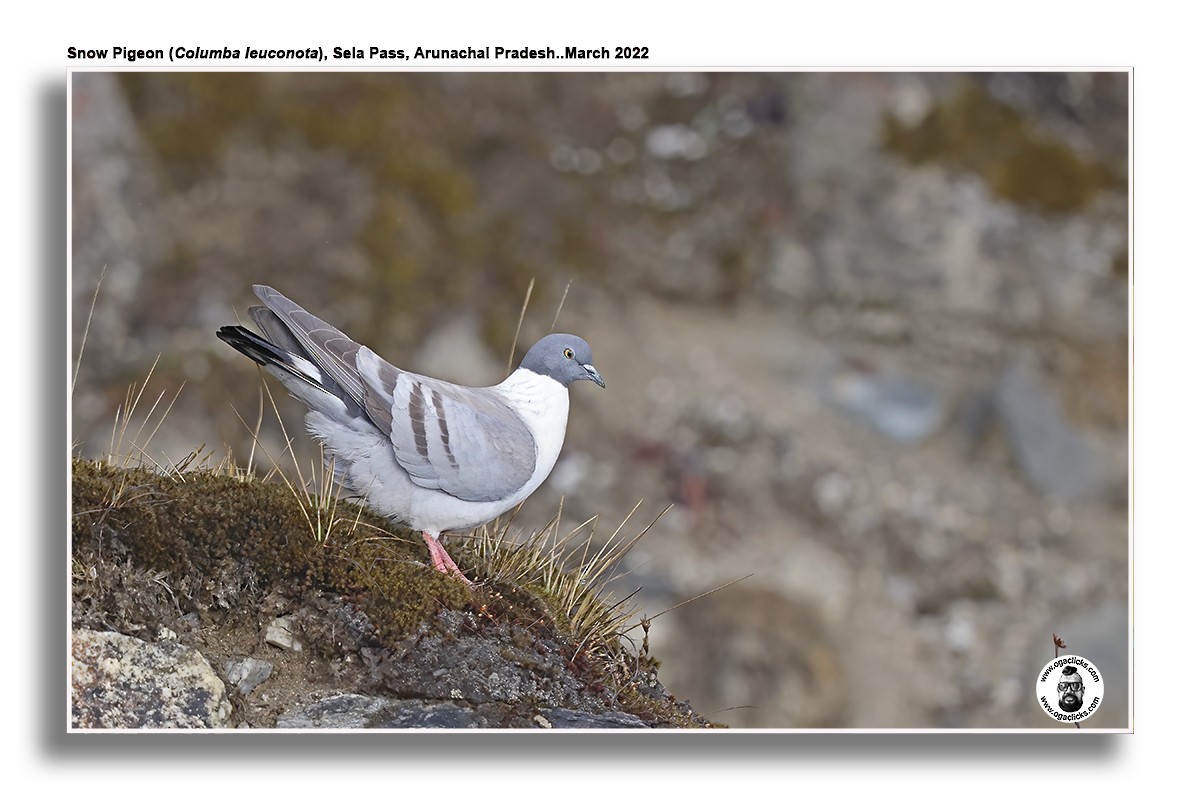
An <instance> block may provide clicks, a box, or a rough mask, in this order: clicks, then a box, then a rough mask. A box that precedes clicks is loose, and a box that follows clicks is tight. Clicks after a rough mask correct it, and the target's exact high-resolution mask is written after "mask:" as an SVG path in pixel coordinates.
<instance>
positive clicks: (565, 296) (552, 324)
mask: <svg viewBox="0 0 1200 800" xmlns="http://www.w3.org/2000/svg"><path fill="white" fill-rule="evenodd" d="M573 282H574V281H573V280H569V281H567V288H565V289H563V296H562V299H561V300H559V301H558V310H557V311H555V312H554V321H553V322H551V323H550V332H551V333H554V328H555V326H557V325H558V315H559V314H561V313H562V310H563V306H564V305H565V304H566V302H567V292H569V291H571V284H572V283H573Z"/></svg>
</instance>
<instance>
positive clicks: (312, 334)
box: [250, 286, 366, 407]
mask: <svg viewBox="0 0 1200 800" xmlns="http://www.w3.org/2000/svg"><path fill="white" fill-rule="evenodd" d="M254 293H255V294H256V295H258V299H259V300H261V301H262V302H263V305H262V306H255V307H254V308H251V309H250V316H251V317H253V319H254V322H255V324H256V325H258V327H259V328H260V329H261V330H262V332H263V334H265V335H266V337H267V338H268V339H269V340H271V342H272V343H273V344H276V345H278V346H279V347H282V348H284V349H285V350H290V351H291V352H294V353H298V354H300V355H305V356H307V357H309V358H310V359H311V360H312V361H313V362H314V363H316V365H317V367H318V368H319V369H320V371H321V373H322V376H323V377H327V378H328V379H329V380H332V381H333V383H335V384H337V386H338V387H340V388H341V390H342V391H341V392H339V393H338V394H344V395H347V396H349V398H350V400H352V401H353V402H354V403H355V404H357V405H358V406H361V407H365V405H366V391H365V389H364V387H363V381H362V378H361V377H360V376H359V374H358V366H357V355H358V351H359V350H360V349H362V345H361V344H359V343H358V342H356V341H354V340H353V339H351V338H350V337H349V336H347V335H346V334H344V333H342V332H341V331H339V330H338V329H337V328H335V327H333V326H332V325H330V324H329V323H328V322H326V321H325V320H323V319H321V318H319V317H316V316H313V315H312V314H310V313H308V312H307V311H305V310H304V309H303V308H301V307H300V306H298V305H297V304H296V303H294V302H292V301H291V300H289V299H288V298H286V297H284V296H283V295H282V294H280V293H279V292H278V291H276V290H275V289H272V288H271V287H270V286H255V287H254ZM297 348H298V349H297Z"/></svg>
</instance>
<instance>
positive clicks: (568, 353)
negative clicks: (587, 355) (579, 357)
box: [563, 347, 575, 358]
mask: <svg viewBox="0 0 1200 800" xmlns="http://www.w3.org/2000/svg"><path fill="white" fill-rule="evenodd" d="M563 357H564V358H574V357H575V351H574V350H572V349H571V348H569V347H568V348H567V349H566V350H563Z"/></svg>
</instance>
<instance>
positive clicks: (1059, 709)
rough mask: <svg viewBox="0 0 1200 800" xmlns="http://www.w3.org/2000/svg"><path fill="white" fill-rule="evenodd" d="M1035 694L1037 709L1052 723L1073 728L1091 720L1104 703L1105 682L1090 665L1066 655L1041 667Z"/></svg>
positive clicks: (1090, 663) (1088, 662) (1079, 657)
mask: <svg viewBox="0 0 1200 800" xmlns="http://www.w3.org/2000/svg"><path fill="white" fill-rule="evenodd" d="M1060 646H1061V645H1060ZM1034 693H1035V694H1034V697H1036V698H1037V704H1038V706H1039V707H1040V708H1041V709H1042V711H1045V712H1046V715H1047V716H1048V717H1050V719H1052V720H1055V721H1056V722H1062V723H1065V724H1074V723H1078V722H1082V721H1083V720H1085V719H1087V718H1088V717H1090V716H1092V714H1094V713H1095V712H1096V709H1098V708H1099V707H1100V703H1101V702H1102V701H1103V700H1104V678H1103V677H1101V675H1100V670H1098V669H1096V665H1095V664H1093V663H1092V662H1091V661H1088V660H1087V659H1086V658H1084V657H1083V656H1079V655H1075V654H1074V653H1066V654H1064V655H1061V656H1057V657H1056V658H1054V660H1052V661H1050V662H1048V663H1047V664H1046V666H1044V667H1042V671H1041V672H1039V673H1038V678H1037V681H1036V682H1035V683H1034Z"/></svg>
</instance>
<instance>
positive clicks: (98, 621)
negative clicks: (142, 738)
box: [71, 461, 711, 729]
mask: <svg viewBox="0 0 1200 800" xmlns="http://www.w3.org/2000/svg"><path fill="white" fill-rule="evenodd" d="M72 500H73V508H74V510H75V512H74V519H73V526H72V576H71V577H72V608H71V618H72V623H73V625H74V630H73V632H72V646H71V663H72V668H71V719H72V724H73V726H74V727H77V728H91V729H96V728H230V727H237V728H328V727H368V728H414V727H418V728H498V727H502V728H519V727H526V728H539V727H540V728H556V727H568V728H651V727H711V726H710V724H709V723H708V722H707V721H706V720H704V719H703V718H701V717H699V716H698V715H696V714H695V713H694V712H693V711H692V710H691V709H690V708H689V707H687V705H686V704H684V703H682V702H678V701H676V700H675V699H674V698H673V697H672V696H671V695H670V694H669V692H667V690H666V689H665V688H664V687H663V686H662V684H660V683H659V682H658V680H657V677H656V669H657V665H656V664H655V663H654V662H653V661H652V660H650V659H649V658H648V657H646V656H645V654H644V653H643V654H641V655H640V656H639V655H637V654H631V653H629V652H628V651H627V650H626V649H625V648H624V646H623V644H622V643H621V641H620V640H619V639H618V638H617V637H618V636H619V634H620V630H621V629H623V628H625V627H628V626H629V625H631V624H634V623H632V622H631V621H628V620H625V619H624V618H622V617H620V616H619V615H616V616H615V617H614V618H613V619H614V620H615V622H614V623H613V624H614V625H615V626H616V627H615V628H613V627H612V626H608V627H605V626H600V627H599V630H598V631H593V630H589V631H587V632H581V631H579V630H577V629H576V628H574V627H573V626H572V623H571V618H572V617H573V616H577V615H578V614H579V613H580V609H582V608H585V607H586V604H585V603H583V602H580V601H569V602H567V603H564V602H562V600H561V598H562V596H563V593H561V592H556V591H555V590H553V589H550V590H547V589H546V588H544V587H545V586H547V585H552V584H546V583H545V578H544V576H545V575H546V574H550V573H548V572H547V570H551V569H554V568H555V565H554V564H550V563H540V564H538V567H539V568H538V569H534V570H532V571H531V572H529V574H526V575H522V576H520V577H519V578H516V577H512V576H510V575H508V574H506V573H505V572H504V571H503V569H502V564H503V563H504V561H503V559H502V558H498V557H496V556H495V555H494V554H493V555H491V556H489V557H488V558H484V557H482V556H481V554H480V552H478V551H477V550H475V549H473V548H471V547H468V548H467V549H466V551H465V552H463V553H462V554H461V555H460V556H459V558H458V560H459V561H460V562H461V563H462V565H463V567H464V569H465V570H466V571H467V572H468V574H470V575H472V576H473V577H474V578H475V579H476V581H477V583H478V585H477V586H476V587H473V588H471V589H468V588H466V587H464V586H463V585H462V584H460V583H459V582H458V581H457V579H454V578H451V577H447V576H445V575H442V574H440V573H437V572H434V571H433V569H432V568H431V567H429V566H428V564H426V563H423V562H422V561H421V560H419V558H414V555H415V554H418V553H419V552H420V550H421V549H423V548H422V546H421V545H420V544H419V537H416V536H415V535H414V534H412V533H411V532H410V531H403V530H396V529H392V528H390V527H389V526H387V523H386V521H384V520H381V519H379V518H376V517H374V516H373V515H369V514H368V515H360V514H359V512H358V510H357V509H356V508H355V507H354V506H352V505H347V506H344V507H341V509H340V510H338V509H337V508H334V509H333V510H332V511H331V513H332V516H331V519H332V520H333V524H332V526H331V529H330V532H329V533H328V535H327V536H326V537H324V538H323V539H317V538H315V537H314V535H313V532H312V529H311V528H310V527H309V526H308V525H306V524H305V520H306V518H305V514H304V511H303V510H302V506H301V505H300V504H299V502H298V500H297V498H296V497H295V496H294V495H293V493H292V492H291V491H290V490H289V489H287V488H286V487H285V486H284V485H282V484H279V483H267V482H264V481H261V480H247V479H245V478H244V477H234V476H226V475H217V474H214V473H211V472H192V473H181V474H175V475H172V476H163V475H159V474H155V473H154V472H153V471H150V470H140V469H138V470H126V469H121V468H117V467H112V466H109V465H106V464H103V463H100V464H97V463H93V462H85V461H76V462H75V464H74V465H73V475H72ZM311 510H312V509H309V511H311ZM585 600H586V598H585Z"/></svg>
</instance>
